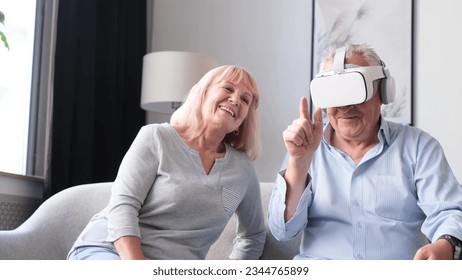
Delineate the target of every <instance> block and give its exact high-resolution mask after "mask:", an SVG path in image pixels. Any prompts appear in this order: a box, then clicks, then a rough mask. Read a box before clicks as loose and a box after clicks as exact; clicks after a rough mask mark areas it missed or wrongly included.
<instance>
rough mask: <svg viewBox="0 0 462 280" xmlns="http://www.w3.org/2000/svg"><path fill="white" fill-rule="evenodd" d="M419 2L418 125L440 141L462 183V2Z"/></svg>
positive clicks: (416, 72) (417, 58)
mask: <svg viewBox="0 0 462 280" xmlns="http://www.w3.org/2000/svg"><path fill="white" fill-rule="evenodd" d="M416 2H417V4H416V16H417V20H416V30H417V33H416V40H415V44H416V48H415V49H416V53H415V74H416V75H415V77H416V78H415V80H414V81H415V85H416V94H415V95H414V105H415V106H414V109H415V111H414V116H415V125H416V126H417V127H419V128H422V129H424V130H426V131H427V132H429V133H430V134H432V135H433V136H434V137H435V138H436V139H438V140H439V142H440V143H441V145H442V146H443V148H444V150H445V154H446V157H447V158H448V160H449V163H450V164H451V166H452V169H453V171H454V174H455V175H456V177H457V179H458V180H459V182H462V149H461V146H462V124H461V121H462V109H461V107H462V78H461V71H460V68H461V65H462V55H461V51H460V50H461V46H462V36H460V34H461V29H462V17H461V16H460V11H461V10H462V2H461V1H458V0H439V1H416Z"/></svg>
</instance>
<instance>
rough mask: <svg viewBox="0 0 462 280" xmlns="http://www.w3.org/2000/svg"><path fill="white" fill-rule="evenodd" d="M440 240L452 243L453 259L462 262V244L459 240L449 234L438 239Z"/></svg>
mask: <svg viewBox="0 0 462 280" xmlns="http://www.w3.org/2000/svg"><path fill="white" fill-rule="evenodd" d="M439 239H446V240H447V241H449V243H451V246H452V250H453V253H454V255H453V258H454V259H455V260H460V259H462V255H461V251H462V242H461V241H460V240H459V239H458V238H457V237H454V236H452V235H449V234H444V235H442V236H440V237H439V238H438V240H439Z"/></svg>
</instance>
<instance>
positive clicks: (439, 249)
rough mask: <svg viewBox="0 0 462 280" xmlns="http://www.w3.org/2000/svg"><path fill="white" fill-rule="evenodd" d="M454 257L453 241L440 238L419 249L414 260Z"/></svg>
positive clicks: (448, 258)
mask: <svg viewBox="0 0 462 280" xmlns="http://www.w3.org/2000/svg"><path fill="white" fill-rule="evenodd" d="M453 257H454V252H453V249H452V245H451V243H449V241H447V240H445V239H439V240H437V241H436V242H434V243H431V244H427V245H425V246H423V247H422V248H420V249H419V250H417V253H416V254H415V256H414V260H452V259H453Z"/></svg>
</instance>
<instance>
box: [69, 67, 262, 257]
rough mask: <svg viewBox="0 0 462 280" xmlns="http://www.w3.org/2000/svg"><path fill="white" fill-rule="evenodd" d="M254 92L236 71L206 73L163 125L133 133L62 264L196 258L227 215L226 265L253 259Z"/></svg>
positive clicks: (257, 232) (256, 230) (257, 206)
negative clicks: (104, 201) (102, 198)
mask: <svg viewBox="0 0 462 280" xmlns="http://www.w3.org/2000/svg"><path fill="white" fill-rule="evenodd" d="M258 103H259V93H258V90H257V86H256V83H255V81H254V79H253V78H252V76H251V75H250V74H249V73H248V72H247V71H246V70H245V69H243V68H240V67H237V66H230V65H226V66H220V67H217V68H215V69H212V70H211V71H209V72H208V73H207V74H205V75H204V77H203V78H202V79H201V80H200V81H199V82H198V83H197V84H196V85H195V86H193V88H192V89H191V91H190V93H189V95H188V97H187V99H186V101H185V102H184V104H183V105H182V106H181V107H180V108H179V109H178V110H177V111H176V112H175V113H174V114H173V115H172V118H171V122H170V123H163V124H150V125H146V126H144V127H142V128H141V130H140V132H139V133H138V135H137V137H136V139H135V140H134V142H133V143H132V145H131V147H130V149H129V150H128V152H127V153H126V155H125V157H124V159H123V161H122V163H121V165H120V168H119V172H118V174H117V177H116V179H115V181H114V184H113V187H112V196H111V200H110V202H109V205H108V206H107V207H106V208H105V209H103V210H102V211H101V212H99V213H97V214H96V215H95V216H94V217H93V218H92V219H91V221H90V222H89V224H88V225H87V227H86V228H85V229H84V231H83V232H82V233H81V234H80V236H79V237H78V239H77V241H76V242H75V244H74V246H73V247H72V249H71V251H70V252H69V256H68V259H170V260H173V259H189V260H191V259H205V257H206V255H207V252H208V251H209V249H210V246H211V245H212V244H213V243H214V242H215V241H216V240H217V239H218V237H219V236H220V234H221V232H222V231H223V229H224V228H225V226H226V224H227V222H228V221H229V219H230V218H231V216H232V215H233V214H234V213H236V215H237V218H238V227H237V235H236V238H235V240H234V247H233V251H232V253H231V255H230V258H231V259H258V258H259V257H260V255H261V253H262V250H263V244H264V241H265V226H264V218H263V211H262V205H261V200H260V189H259V180H258V178H257V175H256V172H255V169H254V166H253V162H252V160H253V159H255V158H256V156H257V153H258V133H257V132H258V115H257V107H258Z"/></svg>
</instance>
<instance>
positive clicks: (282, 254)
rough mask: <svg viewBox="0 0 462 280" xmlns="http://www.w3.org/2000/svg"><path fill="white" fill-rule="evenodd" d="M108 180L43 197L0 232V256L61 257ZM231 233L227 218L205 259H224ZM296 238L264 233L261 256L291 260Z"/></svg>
mask: <svg viewBox="0 0 462 280" xmlns="http://www.w3.org/2000/svg"><path fill="white" fill-rule="evenodd" d="M111 184H112V183H110V182H105V183H94V184H86V185H78V186H74V187H71V188H68V189H65V190H63V191H61V192H59V193H57V194H55V195H54V196H52V197H50V198H49V199H47V200H46V201H45V202H44V203H42V205H41V206H40V207H39V208H38V209H37V210H36V211H35V212H34V213H33V214H32V216H30V217H29V218H28V219H27V220H26V221H25V222H24V223H23V224H22V225H20V226H19V227H18V228H16V229H14V230H6V231H0V259H3V260H62V259H65V258H66V256H67V253H68V251H69V249H70V248H71V246H72V244H73V243H74V241H75V240H76V239H77V236H78V235H79V234H80V232H81V231H82V230H83V228H84V227H85V226H86V224H87V223H88V221H89V220H90V218H91V217H92V216H93V215H94V214H95V213H96V212H98V211H99V210H101V209H103V208H104V207H105V206H106V204H107V203H108V202H109V197H110V192H111ZM260 186H261V191H262V202H263V207H264V211H265V215H266V213H267V207H268V202H269V198H270V196H271V190H272V183H261V184H260ZM234 236H235V219H234V218H233V219H231V220H230V222H229V223H228V225H227V226H226V228H225V230H224V231H223V233H222V235H221V236H220V238H219V239H218V240H217V242H215V244H213V246H212V247H211V249H210V251H209V254H208V255H207V259H227V258H228V256H229V254H230V252H231V248H232V240H233V238H234ZM299 244H300V238H297V239H294V240H291V241H284V242H278V241H276V240H275V239H274V237H273V236H272V235H271V233H270V232H269V231H268V232H267V237H266V244H265V249H264V252H263V255H262V259H276V260H282V259H292V258H293V257H294V256H295V255H296V254H297V253H298V250H299Z"/></svg>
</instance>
